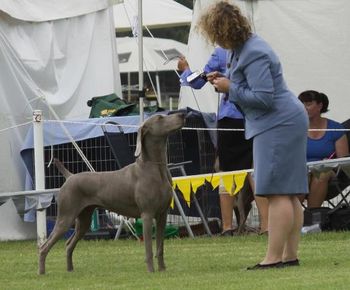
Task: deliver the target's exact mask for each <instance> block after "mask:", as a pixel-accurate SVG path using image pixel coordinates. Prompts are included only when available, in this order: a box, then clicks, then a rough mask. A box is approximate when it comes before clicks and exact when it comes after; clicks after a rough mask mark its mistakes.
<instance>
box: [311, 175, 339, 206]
mask: <svg viewBox="0 0 350 290" xmlns="http://www.w3.org/2000/svg"><path fill="white" fill-rule="evenodd" d="M333 175H334V172H333V171H330V172H327V173H321V175H320V176H319V177H316V176H311V182H310V194H309V196H308V198H307V207H309V208H313V207H320V206H321V205H322V203H323V202H324V200H325V199H326V197H327V193H328V182H329V179H330V178H331V177H332V176H333Z"/></svg>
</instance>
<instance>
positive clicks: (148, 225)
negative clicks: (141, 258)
mask: <svg viewBox="0 0 350 290" xmlns="http://www.w3.org/2000/svg"><path fill="white" fill-rule="evenodd" d="M141 217H142V221H143V240H144V243H145V250H146V259H145V261H146V265H147V270H148V272H154V266H153V250H152V222H153V216H152V215H150V214H148V213H143V214H142V215H141Z"/></svg>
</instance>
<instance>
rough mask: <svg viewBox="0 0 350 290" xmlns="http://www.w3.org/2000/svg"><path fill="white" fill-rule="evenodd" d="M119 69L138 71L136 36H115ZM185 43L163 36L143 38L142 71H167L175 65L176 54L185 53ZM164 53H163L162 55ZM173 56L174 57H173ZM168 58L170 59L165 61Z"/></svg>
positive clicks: (123, 71)
mask: <svg viewBox="0 0 350 290" xmlns="http://www.w3.org/2000/svg"><path fill="white" fill-rule="evenodd" d="M116 41H117V51H118V57H119V71H120V72H121V73H125V72H137V71H138V65H139V64H138V45H137V38H133V37H117V38H116ZM186 50H187V45H186V44H183V43H181V42H179V41H176V40H172V39H165V38H151V37H144V38H143V59H144V63H143V71H169V70H175V69H176V67H177V58H176V56H179V55H185V53H186ZM164 54H165V55H164ZM174 57H175V58H174ZM167 59H170V61H167Z"/></svg>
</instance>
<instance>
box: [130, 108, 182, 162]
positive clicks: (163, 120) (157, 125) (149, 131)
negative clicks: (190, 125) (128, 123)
mask: <svg viewBox="0 0 350 290" xmlns="http://www.w3.org/2000/svg"><path fill="white" fill-rule="evenodd" d="M185 116H186V115H185V114H184V113H176V114H171V115H154V116H152V117H151V118H149V119H147V120H146V121H145V122H144V123H143V124H142V125H141V126H140V128H139V130H138V132H137V141H136V150H135V157H138V156H139V155H140V154H141V149H142V143H143V140H144V138H145V136H146V135H152V136H155V137H167V136H168V135H169V134H170V133H173V132H175V131H176V130H179V129H180V128H182V127H183V126H184V124H185Z"/></svg>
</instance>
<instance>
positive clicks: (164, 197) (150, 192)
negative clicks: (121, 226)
mask: <svg viewBox="0 0 350 290" xmlns="http://www.w3.org/2000/svg"><path fill="white" fill-rule="evenodd" d="M184 122H185V114H183V113H176V114H172V115H168V116H162V115H155V116H153V117H151V118H149V119H148V120H146V121H145V122H144V123H143V125H142V126H141V127H140V128H139V131H138V135H137V144H136V151H135V156H136V157H137V159H136V162H135V163H132V164H130V165H128V166H126V167H124V168H122V169H120V170H116V171H109V172H81V173H77V174H72V173H70V172H69V171H68V170H67V169H66V168H65V167H64V166H63V164H62V163H60V162H59V161H56V162H55V164H56V166H57V168H58V170H59V171H61V173H62V174H63V175H64V176H65V177H66V178H67V180H66V182H65V183H64V184H63V186H62V187H61V189H60V192H59V194H58V201H57V204H58V214H57V220H56V224H55V227H54V229H53V231H52V233H51V234H50V236H49V238H48V240H47V241H46V242H45V243H43V245H42V246H41V247H40V248H39V274H45V260H46V256H47V254H48V252H49V251H50V249H51V248H52V246H53V245H54V244H55V243H56V242H57V241H58V240H59V239H60V238H61V237H62V236H63V234H64V233H65V232H66V231H67V230H68V229H69V227H70V226H71V225H72V224H74V221H75V232H74V234H73V235H72V236H71V237H70V238H69V239H68V240H67V242H66V260H67V271H73V260H72V256H73V251H74V248H75V246H76V245H77V243H78V241H79V240H80V239H81V238H82V237H83V236H84V234H85V233H86V232H87V230H88V229H89V227H90V223H91V215H92V213H93V210H94V209H95V208H96V207H102V208H105V209H108V210H110V211H113V212H116V213H118V214H121V215H124V216H128V217H135V218H137V217H141V218H142V220H143V237H144V243H145V252H146V255H145V256H146V264H147V270H148V271H149V272H154V266H153V251H152V223H153V219H155V220H156V229H157V233H156V256H157V259H158V270H159V271H164V270H165V263H164V256H163V252H164V231H165V225H166V218H167V211H168V208H169V205H170V201H171V197H172V184H171V175H170V173H169V170H168V168H167V154H166V143H167V137H168V135H169V134H170V133H172V132H175V131H176V130H178V129H180V128H182V127H183V125H184Z"/></svg>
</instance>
